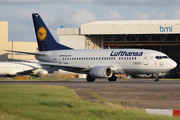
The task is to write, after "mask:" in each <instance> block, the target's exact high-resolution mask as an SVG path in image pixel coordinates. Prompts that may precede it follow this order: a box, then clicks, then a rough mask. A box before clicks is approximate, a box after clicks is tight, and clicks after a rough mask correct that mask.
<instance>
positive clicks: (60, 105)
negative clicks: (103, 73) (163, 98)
mask: <svg viewBox="0 0 180 120" xmlns="http://www.w3.org/2000/svg"><path fill="white" fill-rule="evenodd" d="M94 96H98V95H95V94H94ZM97 98H98V99H101V98H99V97H97ZM0 119H1V120H92V119H93V120H119V119H122V120H124V119H127V120H129V119H132V120H144V119H146V120H150V119H152V120H154V119H156V120H162V119H163V120H164V119H167V120H169V119H178V118H175V117H168V116H158V115H149V114H146V113H145V112H144V111H143V110H139V109H133V110H132V109H124V108H120V109H119V108H116V107H113V106H111V107H110V106H108V105H107V104H101V103H94V102H88V101H83V100H81V99H80V98H79V97H78V96H77V94H76V93H75V91H74V90H71V89H68V88H66V87H64V86H52V85H0Z"/></svg>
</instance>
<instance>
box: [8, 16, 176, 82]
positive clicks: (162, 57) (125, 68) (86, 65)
mask: <svg viewBox="0 0 180 120" xmlns="http://www.w3.org/2000/svg"><path fill="white" fill-rule="evenodd" d="M32 18H33V22H34V28H35V34H36V38H37V43H38V47H39V52H38V53H30V52H23V51H14V52H20V53H27V54H33V55H35V57H36V59H37V60H39V61H41V62H38V63H39V64H43V65H47V66H52V67H59V68H60V69H64V70H67V71H71V72H77V73H86V74H87V81H88V82H93V81H94V80H95V78H108V80H109V81H116V79H117V78H116V76H115V74H147V75H149V74H159V73H164V72H168V71H170V70H171V69H173V68H175V67H176V66H177V64H176V62H175V61H173V60H172V59H170V58H169V57H168V56H167V55H166V54H164V53H162V52H159V51H155V50H148V49H93V50H92V49H91V50H90V49H83V50H75V49H72V48H70V47H67V46H65V45H62V44H59V43H57V42H56V41H55V39H54V38H53V37H52V35H51V33H50V31H49V30H48V28H47V27H46V25H45V24H44V22H43V20H42V19H41V17H40V15H39V14H37V13H33V14H32ZM8 51H11V50H8ZM154 81H158V77H157V76H155V79H154Z"/></svg>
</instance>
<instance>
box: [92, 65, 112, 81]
mask: <svg viewBox="0 0 180 120" xmlns="http://www.w3.org/2000/svg"><path fill="white" fill-rule="evenodd" d="M89 75H90V76H91V78H110V77H111V76H112V75H113V71H112V70H111V68H110V67H106V66H100V67H94V68H92V69H91V70H90V71H89Z"/></svg>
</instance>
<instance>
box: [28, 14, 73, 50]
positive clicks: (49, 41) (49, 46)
mask: <svg viewBox="0 0 180 120" xmlns="http://www.w3.org/2000/svg"><path fill="white" fill-rule="evenodd" d="M32 18H33V22H34V29H35V34H36V38H37V42H38V47H39V51H51V50H66V49H72V48H70V47H67V46H64V45H61V44H59V43H57V42H56V40H55V39H54V38H53V36H52V35H51V33H50V31H49V30H48V28H47V27H46V25H45V24H44V22H43V20H42V19H41V17H40V15H39V14H38V13H33V14H32Z"/></svg>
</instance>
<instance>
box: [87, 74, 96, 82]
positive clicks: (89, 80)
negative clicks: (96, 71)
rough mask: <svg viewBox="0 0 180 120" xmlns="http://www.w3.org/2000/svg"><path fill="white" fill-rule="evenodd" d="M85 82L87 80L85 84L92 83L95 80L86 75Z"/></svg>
mask: <svg viewBox="0 0 180 120" xmlns="http://www.w3.org/2000/svg"><path fill="white" fill-rule="evenodd" d="M86 80H87V82H94V81H95V78H92V77H91V76H90V75H87V78H86Z"/></svg>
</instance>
